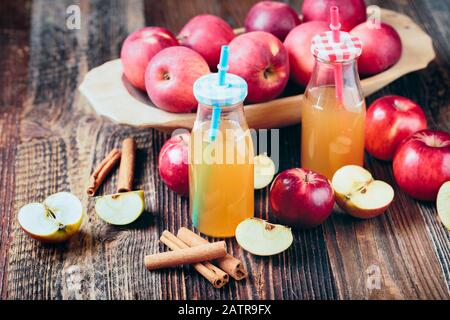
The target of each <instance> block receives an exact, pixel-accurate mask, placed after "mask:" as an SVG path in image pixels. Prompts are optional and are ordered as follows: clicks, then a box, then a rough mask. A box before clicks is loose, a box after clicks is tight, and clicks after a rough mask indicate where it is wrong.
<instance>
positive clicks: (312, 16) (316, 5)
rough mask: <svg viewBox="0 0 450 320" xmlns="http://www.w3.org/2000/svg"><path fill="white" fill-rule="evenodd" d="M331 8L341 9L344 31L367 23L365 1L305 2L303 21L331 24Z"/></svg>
mask: <svg viewBox="0 0 450 320" xmlns="http://www.w3.org/2000/svg"><path fill="white" fill-rule="evenodd" d="M331 6H337V7H338V8H339V16H340V21H341V25H342V26H341V30H342V31H350V30H351V29H352V28H353V27H354V26H356V25H358V24H360V23H361V22H364V21H366V4H365V3H364V0H305V1H304V2H303V5H302V14H303V21H304V22H307V21H325V22H327V24H330V7H331Z"/></svg>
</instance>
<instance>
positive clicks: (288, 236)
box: [236, 218, 294, 256]
mask: <svg viewBox="0 0 450 320" xmlns="http://www.w3.org/2000/svg"><path fill="white" fill-rule="evenodd" d="M293 239H294V238H293V236H292V231H291V229H290V228H288V227H285V226H283V225H279V224H271V223H268V222H267V221H265V220H261V219H258V218H249V219H246V220H244V221H242V222H241V223H240V224H239V225H238V226H237V228H236V241H237V242H238V243H239V245H240V246H241V247H242V249H244V250H246V251H248V252H250V253H252V254H254V255H258V256H271V255H274V254H278V253H281V252H283V251H284V250H286V249H287V248H289V247H290V246H291V244H292V241H293Z"/></svg>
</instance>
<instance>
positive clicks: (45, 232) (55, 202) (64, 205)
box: [18, 192, 83, 243]
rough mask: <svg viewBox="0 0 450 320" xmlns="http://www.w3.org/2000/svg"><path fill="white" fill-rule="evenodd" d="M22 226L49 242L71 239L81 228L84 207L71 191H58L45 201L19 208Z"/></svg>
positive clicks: (40, 239) (36, 237)
mask: <svg viewBox="0 0 450 320" xmlns="http://www.w3.org/2000/svg"><path fill="white" fill-rule="evenodd" d="M18 220H19V224H20V226H21V228H22V229H23V230H24V231H25V232H26V233H27V234H28V235H29V236H30V237H32V238H34V239H36V240H39V241H42V242H49V243H56V242H62V241H65V240H67V239H69V238H70V237H71V236H73V235H74V234H75V233H77V231H78V230H79V229H80V225H81V221H82V220H83V207H82V205H81V202H80V200H79V199H78V198H77V197H76V196H74V195H73V194H72V193H69V192H58V193H55V194H52V195H51V196H49V197H47V198H46V199H45V200H44V202H43V203H29V204H27V205H24V206H23V207H22V208H20V210H19V214H18Z"/></svg>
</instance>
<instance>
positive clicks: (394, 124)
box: [365, 96, 427, 160]
mask: <svg viewBox="0 0 450 320" xmlns="http://www.w3.org/2000/svg"><path fill="white" fill-rule="evenodd" d="M426 128H427V119H426V117H425V113H424V112H423V111H422V109H421V108H420V107H419V105H418V104H417V103H415V102H414V101H411V100H409V99H407V98H405V97H401V96H385V97H382V98H379V99H377V100H375V102H374V103H372V104H371V105H370V107H369V109H368V110H367V115H366V128H365V145H366V150H367V152H369V153H370V154H371V155H373V156H374V157H375V158H378V159H381V160H392V158H393V157H394V153H395V150H396V149H397V147H398V146H399V145H400V143H401V142H402V141H403V140H405V139H406V138H408V137H409V136H410V135H412V134H413V133H414V132H417V131H419V130H423V129H426Z"/></svg>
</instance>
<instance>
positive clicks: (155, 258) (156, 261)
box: [144, 241, 227, 270]
mask: <svg viewBox="0 0 450 320" xmlns="http://www.w3.org/2000/svg"><path fill="white" fill-rule="evenodd" d="M226 255H227V245H226V243H225V241H219V242H213V243H208V244H203V245H201V246H196V247H192V248H185V249H179V250H175V251H167V252H162V253H156V254H151V255H148V256H145V259H144V263H145V266H146V267H147V269H148V270H156V269H162V268H170V267H175V266H179V265H182V264H193V263H197V262H203V261H208V260H214V259H217V258H222V257H225V256H226Z"/></svg>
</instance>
